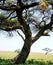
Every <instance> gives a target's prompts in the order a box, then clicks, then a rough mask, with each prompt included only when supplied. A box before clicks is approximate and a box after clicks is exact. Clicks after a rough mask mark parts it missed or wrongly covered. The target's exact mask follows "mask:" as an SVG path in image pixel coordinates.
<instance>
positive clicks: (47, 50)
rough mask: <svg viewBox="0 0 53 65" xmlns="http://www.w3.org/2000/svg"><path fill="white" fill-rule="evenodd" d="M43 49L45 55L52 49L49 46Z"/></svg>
mask: <svg viewBox="0 0 53 65" xmlns="http://www.w3.org/2000/svg"><path fill="white" fill-rule="evenodd" d="M43 51H45V52H46V53H45V54H46V55H47V54H48V53H49V52H51V51H52V49H50V48H44V49H43Z"/></svg>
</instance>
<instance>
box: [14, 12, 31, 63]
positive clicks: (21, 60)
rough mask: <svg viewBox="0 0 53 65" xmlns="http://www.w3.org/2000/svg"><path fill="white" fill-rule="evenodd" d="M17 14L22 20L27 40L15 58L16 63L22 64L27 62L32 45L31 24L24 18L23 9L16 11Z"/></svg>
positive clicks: (20, 20)
mask: <svg viewBox="0 0 53 65" xmlns="http://www.w3.org/2000/svg"><path fill="white" fill-rule="evenodd" d="M16 13H17V16H18V20H19V22H20V24H21V25H22V26H23V29H24V34H25V41H24V46H23V48H22V50H21V52H20V53H19V55H17V56H16V59H15V60H14V62H15V63H16V64H22V63H25V61H26V59H27V57H28V55H29V53H30V47H31V42H32V39H31V30H30V27H29V25H28V24H27V23H26V21H25V20H24V19H23V17H22V12H21V11H19V12H18V11H16Z"/></svg>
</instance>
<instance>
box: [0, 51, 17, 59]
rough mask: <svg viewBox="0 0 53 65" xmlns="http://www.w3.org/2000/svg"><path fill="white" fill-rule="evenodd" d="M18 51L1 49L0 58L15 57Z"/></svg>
mask: <svg viewBox="0 0 53 65" xmlns="http://www.w3.org/2000/svg"><path fill="white" fill-rule="evenodd" d="M17 54H18V53H15V52H12V51H0V58H2V59H13V58H14V57H15V56H16V55H17Z"/></svg>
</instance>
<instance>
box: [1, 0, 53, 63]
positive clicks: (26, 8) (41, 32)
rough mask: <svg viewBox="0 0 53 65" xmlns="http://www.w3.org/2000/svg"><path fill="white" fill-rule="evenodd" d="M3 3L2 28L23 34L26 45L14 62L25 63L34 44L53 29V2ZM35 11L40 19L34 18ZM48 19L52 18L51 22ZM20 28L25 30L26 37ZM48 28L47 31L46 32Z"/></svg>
mask: <svg viewBox="0 0 53 65" xmlns="http://www.w3.org/2000/svg"><path fill="white" fill-rule="evenodd" d="M1 1H2V2H3V1H4V0H0V2H1ZM32 1H33V2H32ZM2 4H3V3H1V4H0V11H1V12H2V16H1V17H0V29H1V30H4V31H7V32H11V31H16V32H17V33H18V34H19V35H20V36H21V38H22V40H23V41H24V45H23V48H22V50H21V52H20V53H19V55H17V56H16V59H15V60H14V63H17V64H20V63H25V61H26V59H27V57H28V55H29V53H30V48H31V46H32V44H33V43H34V42H35V41H37V40H38V39H39V38H40V37H41V36H48V35H47V34H48V30H50V31H52V29H53V14H52V12H51V10H53V2H51V1H48V0H42V1H38V2H37V0H6V1H5V3H4V5H2ZM49 6H51V7H49ZM37 12H38V13H37ZM35 13H36V14H37V17H38V20H37V19H36V18H34V15H35V17H36V14H35ZM3 15H4V17H3ZM14 19H15V20H14ZM40 19H41V20H40ZM48 19H50V21H49V22H48ZM13 20H14V21H13ZM18 29H20V30H21V31H22V32H23V34H24V36H25V37H24V36H23V35H22V34H21V32H19V31H18ZM46 30H47V32H45V31H46ZM33 33H34V34H35V35H33ZM21 43H22V42H21Z"/></svg>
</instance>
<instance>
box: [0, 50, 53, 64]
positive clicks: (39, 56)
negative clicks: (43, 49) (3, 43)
mask: <svg viewBox="0 0 53 65" xmlns="http://www.w3.org/2000/svg"><path fill="white" fill-rule="evenodd" d="M17 54H18V53H15V52H10V51H5V52H4V51H0V58H1V59H0V63H2V65H4V64H5V63H8V64H7V65H13V63H12V62H11V61H10V60H11V59H13V58H14V57H15V56H16V55H17ZM6 59H8V60H6ZM9 59H10V60H9ZM1 61H2V62H1ZM6 61H7V62H6ZM3 63H4V64H3ZM9 63H10V64H9ZM31 64H32V65H53V54H48V55H45V54H44V53H30V54H29V56H28V58H27V62H26V65H31ZM5 65H6V64H5ZM14 65H15V64H14ZM24 65H25V64H24Z"/></svg>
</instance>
